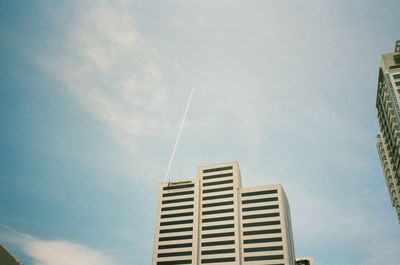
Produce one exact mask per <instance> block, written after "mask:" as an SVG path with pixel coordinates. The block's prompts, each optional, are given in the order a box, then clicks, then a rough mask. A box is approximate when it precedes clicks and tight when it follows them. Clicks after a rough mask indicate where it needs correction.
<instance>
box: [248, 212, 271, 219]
mask: <svg viewBox="0 0 400 265" xmlns="http://www.w3.org/2000/svg"><path fill="white" fill-rule="evenodd" d="M277 216H279V213H262V214H253V215H244V216H243V219H255V218H268V217H277Z"/></svg>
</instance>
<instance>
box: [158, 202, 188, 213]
mask: <svg viewBox="0 0 400 265" xmlns="http://www.w3.org/2000/svg"><path fill="white" fill-rule="evenodd" d="M193 207H194V205H193V204H189V205H180V206H171V207H163V208H161V211H162V212H164V211H174V210H183V209H193Z"/></svg>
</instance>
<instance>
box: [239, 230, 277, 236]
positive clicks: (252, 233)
mask: <svg viewBox="0 0 400 265" xmlns="http://www.w3.org/2000/svg"><path fill="white" fill-rule="evenodd" d="M280 232H282V230H281V229H269V230H257V231H244V232H243V235H244V236H250V235H264V234H275V233H280Z"/></svg>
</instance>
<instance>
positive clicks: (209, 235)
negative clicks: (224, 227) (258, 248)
mask: <svg viewBox="0 0 400 265" xmlns="http://www.w3.org/2000/svg"><path fill="white" fill-rule="evenodd" d="M234 235H235V232H225V233H215V234H205V235H201V238H214V237H227V236H234Z"/></svg>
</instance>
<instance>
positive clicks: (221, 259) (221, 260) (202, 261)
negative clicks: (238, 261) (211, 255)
mask: <svg viewBox="0 0 400 265" xmlns="http://www.w3.org/2000/svg"><path fill="white" fill-rule="evenodd" d="M232 261H235V257H231V258H215V259H202V260H201V263H216V264H218V263H219V262H232Z"/></svg>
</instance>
